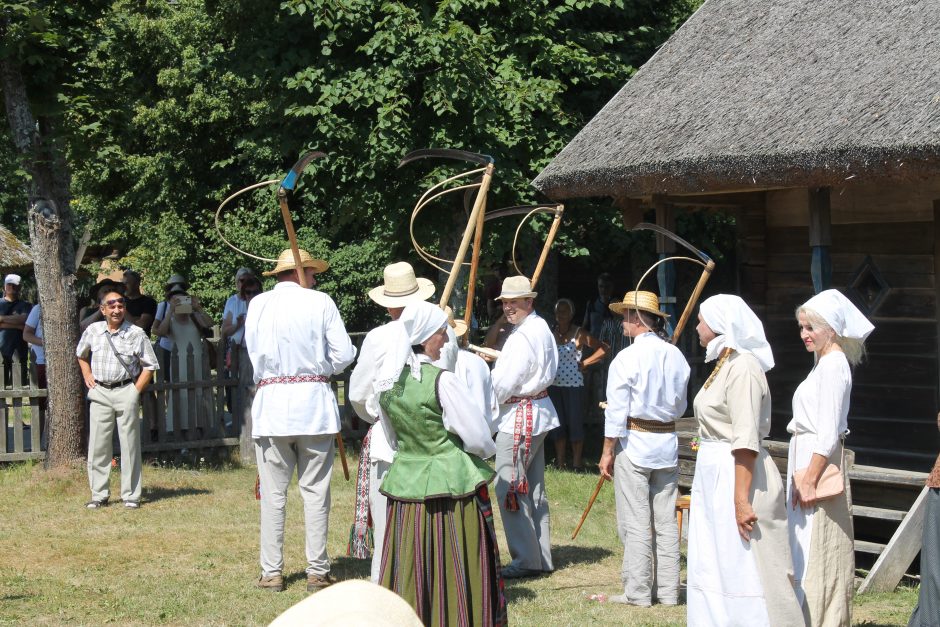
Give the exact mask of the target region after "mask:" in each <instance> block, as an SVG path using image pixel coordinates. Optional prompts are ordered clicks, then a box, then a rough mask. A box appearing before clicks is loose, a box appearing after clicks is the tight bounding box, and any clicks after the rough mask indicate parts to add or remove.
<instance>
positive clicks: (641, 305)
mask: <svg viewBox="0 0 940 627" xmlns="http://www.w3.org/2000/svg"><path fill="white" fill-rule="evenodd" d="M609 307H610V310H611V311H612V312H614V313H618V314H620V313H623V312H624V310H626V309H636V310H638V311H645V312H646V313H651V314H653V315H654V316H659V317H661V318H668V317H669V314H665V313H663V312H662V311H660V310H659V297H658V296H656V294H654V293H653V292H642V291H641V292H627V293H626V294H624V296H623V301H622V302H619V303H611V304H610V305H609Z"/></svg>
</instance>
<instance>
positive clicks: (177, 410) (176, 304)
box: [153, 275, 213, 436]
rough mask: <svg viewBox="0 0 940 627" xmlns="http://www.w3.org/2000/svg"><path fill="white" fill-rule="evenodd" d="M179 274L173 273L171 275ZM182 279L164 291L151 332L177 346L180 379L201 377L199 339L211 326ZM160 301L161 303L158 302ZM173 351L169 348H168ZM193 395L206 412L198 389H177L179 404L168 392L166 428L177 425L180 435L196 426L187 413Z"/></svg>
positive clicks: (197, 300)
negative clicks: (190, 366) (200, 400)
mask: <svg viewBox="0 0 940 627" xmlns="http://www.w3.org/2000/svg"><path fill="white" fill-rule="evenodd" d="M176 277H178V278H180V279H182V277H181V276H180V275H173V277H170V278H171V280H174V278H176ZM184 284H185V279H183V281H182V282H179V281H174V283H173V284H172V287H170V289H169V290H168V291H167V296H168V297H169V300H168V301H167V305H166V307H164V308H163V312H162V315H161V311H160V310H159V309H158V310H157V320H156V323H157V324H155V325H154V330H153V332H154V333H155V334H156V335H158V336H160V337H161V338H169V339H171V340H172V342H173V344H172V346H175V347H176V351H177V359H178V360H179V371H178V372H179V382H181V383H182V382H189V381H198V380H200V379H201V378H202V374H203V370H204V366H203V359H204V358H205V357H204V356H205V346H204V344H203V342H202V336H203V332H204V331H207V330H208V329H211V328H212V325H213V322H212V318H210V317H209V316H208V315H206V313H205V311H203V309H202V304H201V303H200V302H199V298H198V297H196V296H193V295H191V294H189V292H188V291H187V288H186V287H184ZM161 304H163V303H161ZM190 349H192V353H193V367H192V370H190V368H189V357H188V356H189V351H190ZM170 351H172V347H171V348H170ZM172 371H173V364H172V363H171V364H170V372H172ZM190 394H196V397H197V401H198V399H202V400H203V401H204V402H203V403H199V402H197V403H196V411H197V412H198V413H202V414H208V413H209V407H208V406H207V403H206V402H205V401H207V400H208V399H206V398H204V397H203V395H202V394H200V393H198V392H197V390H194V389H189V388H184V389H181V390H180V391H179V396H178V398H179V406H178V407H177V405H176V403H175V402H173V401H174V400H175V399H176V395H171V396H170V398H169V400H168V402H167V408H166V430H167V432H171V431H173V430H174V429H175V428H177V427H179V428H180V429H181V430H182V433H183V435H184V436H185V434H186V433H187V432H188V430H189V428H190V427H191V426H193V425H195V423H196V421H197V419H198V416H191V415H190V410H189V407H190V403H189V395H190Z"/></svg>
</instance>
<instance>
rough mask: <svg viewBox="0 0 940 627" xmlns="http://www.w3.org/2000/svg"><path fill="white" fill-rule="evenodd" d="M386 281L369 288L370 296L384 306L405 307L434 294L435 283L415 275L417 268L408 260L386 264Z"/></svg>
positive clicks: (384, 276) (384, 275)
mask: <svg viewBox="0 0 940 627" xmlns="http://www.w3.org/2000/svg"><path fill="white" fill-rule="evenodd" d="M383 279H384V283H383V284H382V285H380V286H378V287H374V288H372V289H371V290H369V298H371V299H372V300H374V301H375V302H376V303H378V304H379V305H382V306H383V307H404V306H405V305H408V304H409V303H416V302H419V301H422V300H427V299H429V298H431V296H433V295H434V284H433V283H431V281H429V280H428V279H421V278H416V277H415V269H414V268H412V267H411V264H410V263H408V262H407V261H399V262H398V263H393V264H390V265H387V266H385V271H384V272H383Z"/></svg>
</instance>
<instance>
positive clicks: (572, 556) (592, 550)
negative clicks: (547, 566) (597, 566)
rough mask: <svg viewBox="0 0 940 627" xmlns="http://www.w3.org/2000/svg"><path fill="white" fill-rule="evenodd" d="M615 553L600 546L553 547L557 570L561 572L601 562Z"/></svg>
mask: <svg viewBox="0 0 940 627" xmlns="http://www.w3.org/2000/svg"><path fill="white" fill-rule="evenodd" d="M613 553H614V552H613V551H611V550H610V549H605V548H604V547H600V546H576V545H573V544H565V545H562V546H553V547H552V558H553V561H554V562H555V570H561V569H562V568H567V567H568V566H576V565H578V564H585V563H595V562H599V561H601V560H602V559H604V558H606V557H610V556H611V555H613Z"/></svg>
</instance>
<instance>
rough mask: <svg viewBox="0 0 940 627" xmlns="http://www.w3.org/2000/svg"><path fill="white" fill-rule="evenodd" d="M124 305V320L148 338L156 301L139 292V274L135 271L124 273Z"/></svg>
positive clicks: (155, 309) (155, 311) (155, 310)
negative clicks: (139, 329) (125, 308)
mask: <svg viewBox="0 0 940 627" xmlns="http://www.w3.org/2000/svg"><path fill="white" fill-rule="evenodd" d="M124 304H125V306H126V307H127V311H126V313H125V314H124V318H125V319H126V320H127V321H128V322H130V323H131V324H136V325H137V326H139V327H140V328H141V329H143V330H144V334H145V335H146V336H147V337H148V338H149V337H150V329H151V327H153V319H154V316H155V315H156V313H157V301H155V300H154V299H152V298H150V297H149V296H147V295H146V294H142V293H141V292H140V273H139V272H137V271H136V270H125V271H124Z"/></svg>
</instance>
